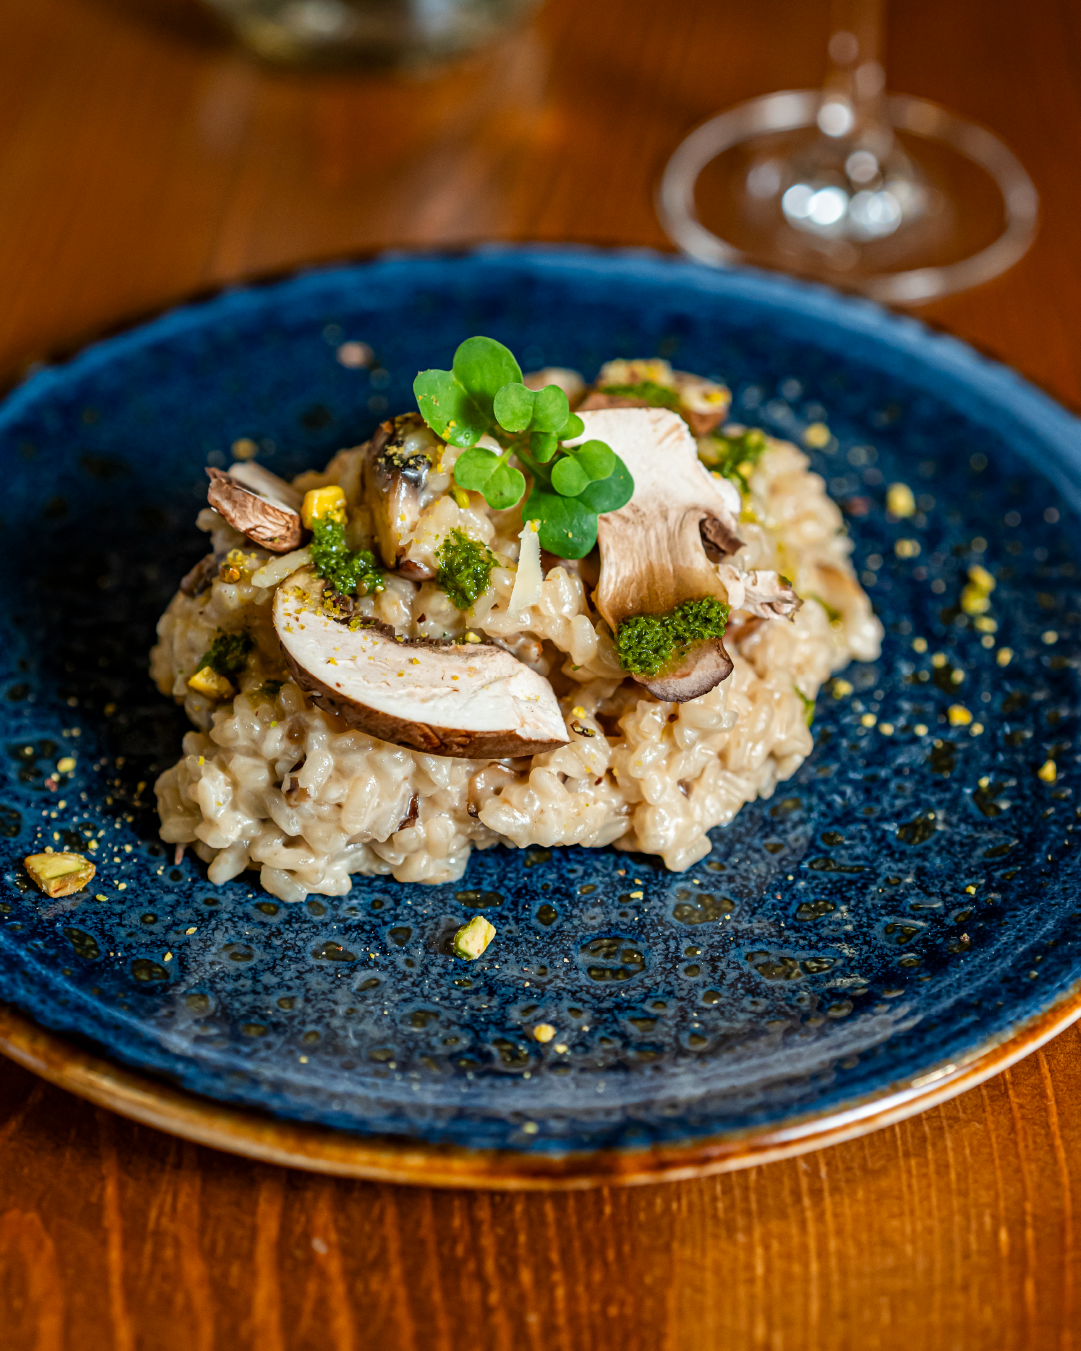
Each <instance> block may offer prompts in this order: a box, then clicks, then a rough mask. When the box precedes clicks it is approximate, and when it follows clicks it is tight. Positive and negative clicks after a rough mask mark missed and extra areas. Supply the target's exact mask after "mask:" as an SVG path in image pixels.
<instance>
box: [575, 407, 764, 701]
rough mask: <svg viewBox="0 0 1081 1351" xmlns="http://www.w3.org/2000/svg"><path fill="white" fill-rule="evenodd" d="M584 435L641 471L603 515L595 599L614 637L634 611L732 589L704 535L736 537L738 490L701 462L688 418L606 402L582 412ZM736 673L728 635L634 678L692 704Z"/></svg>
mask: <svg viewBox="0 0 1081 1351" xmlns="http://www.w3.org/2000/svg"><path fill="white" fill-rule="evenodd" d="M580 416H581V418H582V421H583V422H584V423H585V432H584V435H583V438H582V439H583V440H585V439H589V438H596V439H598V440H602V441H606V442H607V443H608V445H610V446H611V447H612V449H613V450H614V451H615V452H616V454H617V455H619V457H620V458H621V459H622V460H623V462H624V464H626V466H627V468H628V469H629V470H630V471H631V474H632V475H633V477H634V496H633V497H632V498H631V500H630V501H629V502H628V503H627V505H626V506H624V507H621V508H620V509H619V510H618V511H611V512H607V513H605V514H604V515H602V516H601V517H600V518H599V520H598V529H597V540H598V543H599V545H600V555H601V575H600V582H599V584H598V586H597V590H596V592H595V595H594V603H595V604H596V606H597V609H598V610H599V611H600V612H601V614H602V615H603V616H604V618H605V620H606V621H607V623H608V625H609V627H610V628H611V630H612V632H613V634H618V631H619V626H620V624H622V623H623V621H624V620H626V619H629V618H631V617H632V616H634V615H641V614H649V615H667V614H670V613H671V612H672V611H673V610H675V609H676V607H677V606H679V605H682V604H683V603H684V602H685V601H691V600H701V599H703V598H705V597H707V596H715V597H717V598H718V599H719V600H721V601H724V602H726V603H727V600H728V596H727V593H726V591H725V588H724V585H723V583H722V582H721V579H720V577H719V576H718V573H717V568H716V567H715V566H714V564H713V563H711V562H710V560H709V557H708V556H707V554H706V550H705V547H704V545H703V539H702V533H703V532H702V525H703V522H710V523H711V525H710V529H711V530H713V526H712V522H716V523H717V528H716V530H715V531H714V535H717V536H720V538H723V539H726V540H727V539H729V538H730V539H732V540H734V539H736V535H735V529H736V516H737V513H738V511H739V508H740V502H739V494H738V492H737V491H736V489H735V488H734V487H733V486H732V485H731V484H730V483H728V482H727V480H725V479H716V478H714V477H713V476H712V475H711V474H710V473H709V471H708V470H707V469H705V468H704V467H703V465H702V464H701V463H700V462H699V459H698V451H697V447H696V446H695V443H694V439H693V438H692V436H691V434H690V432H689V430H688V428H687V424H686V423H685V422H684V421H683V419H682V418H680V417H678V416H677V415H676V414H675V413H673V412H671V411H670V410H668V409H664V408H605V409H597V410H596V411H594V412H583V413H581V414H580ZM731 671H732V663H731V661H730V659H729V657H728V654H727V652H726V651H725V649H724V642H723V640H722V639H721V638H708V639H705V640H703V641H701V642H698V643H695V644H694V645H693V646H691V647H690V648H689V649H688V650H687V651H686V652H685V653H684V654H683V655H682V656H681V658H680V659H679V660H678V662H677V664H675V665H674V666H673V667H672V668H671V669H668V670H665V671H662V672H660V673H659V674H657V675H653V676H647V675H643V674H636V673H634V672H631V674H632V675H633V676H634V679H635V680H637V681H639V683H640V684H642V685H644V686H645V687H646V688H647V689H648V690H649V691H650V692H651V693H652V694H654V695H655V696H656V697H657V698H659V699H665V700H668V701H673V702H679V703H682V702H685V701H686V700H688V699H696V698H698V697H699V696H700V695H702V694H705V693H706V692H707V691H708V690H711V689H713V687H714V686H715V685H718V684H719V683H720V682H721V681H722V680H724V679H725V678H726V676H728V675H730V674H731Z"/></svg>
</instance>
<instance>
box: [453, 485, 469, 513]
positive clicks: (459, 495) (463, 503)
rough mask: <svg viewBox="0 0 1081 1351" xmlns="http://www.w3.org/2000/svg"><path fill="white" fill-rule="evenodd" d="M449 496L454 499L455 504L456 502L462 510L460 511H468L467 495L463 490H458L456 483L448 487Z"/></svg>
mask: <svg viewBox="0 0 1081 1351" xmlns="http://www.w3.org/2000/svg"><path fill="white" fill-rule="evenodd" d="M450 495H451V497H453V498H454V500H455V502H457V504H458V506H459V507H460V508H461V509H462V511H466V510H467V509H468V507H469V494H468V493H467V492H466V490H465V489H464V488H459V487H458V485H457V483H452V484H451V485H450Z"/></svg>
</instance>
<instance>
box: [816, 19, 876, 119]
mask: <svg viewBox="0 0 1081 1351" xmlns="http://www.w3.org/2000/svg"><path fill="white" fill-rule="evenodd" d="M884 9H885V0H831V5H830V40H829V70H828V71H827V73H826V79H825V82H824V84H823V90H822V94H823V102H824V103H828V102H829V101H830V100H831V99H833V100H838V101H841V102H843V103H846V104H847V105H848V107H849V108H850V109H851V111H852V124H851V129H850V130H849V131H848V132H847V134H848V135H849V136H850V137H851V138H852V139H854V140H855V139H862V138H863V137H865V136H867V135H868V134H871V135H873V134H874V133H875V132H878V133H879V134H881V133H882V132H886V134H887V135H888V134H889V133H888V123H887V121H886V116H885V107H884V98H885V92H884V91H885V87H886V75H885V71H884V69H883V65H882V45H883V29H884V24H883V18H884Z"/></svg>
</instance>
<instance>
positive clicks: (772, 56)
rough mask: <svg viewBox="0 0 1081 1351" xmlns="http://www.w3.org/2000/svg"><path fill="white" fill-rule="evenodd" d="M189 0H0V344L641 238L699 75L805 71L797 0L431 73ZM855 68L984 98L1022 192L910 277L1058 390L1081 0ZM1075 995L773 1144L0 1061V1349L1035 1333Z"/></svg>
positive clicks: (1076, 1129)
mask: <svg viewBox="0 0 1081 1351" xmlns="http://www.w3.org/2000/svg"><path fill="white" fill-rule="evenodd" d="M187 5H188V0H142V2H141V3H140V0H31V3H26V2H25V0H24V2H23V3H19V2H18V0H4V2H3V3H0V300H2V303H0V369H3V370H6V371H8V372H9V373H11V374H16V373H17V372H18V371H19V370H20V369H21V368H22V367H23V366H24V365H25V364H26V363H27V362H29V361H31V360H33V359H34V358H37V357H39V356H41V355H42V354H44V353H46V352H48V351H51V350H55V349H56V348H57V347H58V346H65V345H70V344H72V343H75V342H78V341H80V340H81V339H83V338H85V337H86V336H88V335H90V334H92V333H93V332H95V331H99V330H100V329H101V328H102V327H104V326H107V325H109V324H110V323H114V322H116V321H121V320H124V319H126V318H129V317H131V316H133V315H136V314H138V313H140V312H142V311H147V310H150V309H153V308H156V307H158V306H161V305H163V304H167V303H168V302H171V301H173V300H175V299H178V298H180V297H182V296H185V295H188V294H190V293H192V292H193V291H196V290H198V289H200V288H205V287H208V286H213V285H216V284H218V283H220V282H223V281H226V280H228V279H230V278H233V277H237V276H242V275H247V274H253V273H260V272H266V271H268V270H275V269H284V268H287V267H289V266H291V265H293V264H295V263H297V262H299V261H302V260H308V259H318V258H333V257H338V256H341V255H344V254H350V253H356V252H358V251H361V250H366V249H370V248H372V247H373V246H379V245H384V244H413V245H416V244H456V243H459V242H462V241H468V240H472V239H479V238H492V237H501V238H513V239H549V240H558V239H573V240H589V241H594V242H599V243H614V244H648V245H653V246H656V247H663V246H664V240H663V238H662V236H661V233H660V230H659V228H658V225H657V222H656V219H655V217H654V214H653V209H652V204H651V196H652V190H653V186H654V183H655V182H656V179H657V176H658V173H659V171H660V169H661V166H662V165H663V163H664V160H665V157H666V155H667V153H668V152H669V150H670V149H671V147H672V146H674V145H675V143H676V142H677V141H678V140H679V138H680V136H681V135H682V134H683V133H684V132H685V131H686V130H687V129H689V128H690V127H691V126H692V125H694V123H696V122H697V121H699V120H700V119H702V118H703V117H705V116H706V115H707V114H708V113H710V112H711V111H713V110H714V109H716V108H719V107H723V106H726V105H728V104H731V103H734V102H737V101H738V100H740V99H743V98H747V97H750V96H752V95H754V94H758V93H764V92H767V91H769V90H772V89H776V88H786V87H788V88H791V87H802V86H807V85H812V84H814V83H815V82H816V81H817V80H818V78H819V77H820V75H821V69H822V44H823V41H824V37H825V33H826V13H827V4H826V0H758V3H755V4H740V3H728V4H717V3H714V2H712V0H666V3H664V4H657V3H647V0H622V3H617V4H613V3H611V2H610V0H609V3H602V0H552V2H551V3H550V4H549V5H548V7H547V9H546V10H545V11H544V12H543V13H542V15H541V17H540V19H539V20H538V22H537V23H536V25H535V27H534V28H532V29H531V30H529V31H528V32H526V33H525V34H523V35H520V36H518V37H517V38H515V39H513V40H511V41H510V42H508V43H507V44H506V46H505V47H504V48H503V49H502V51H501V52H500V53H499V55H498V59H494V58H489V59H484V60H481V61H479V62H477V63H475V64H474V65H473V66H471V67H466V68H464V69H460V70H457V71H453V72H450V73H445V74H443V75H442V76H440V77H439V78H433V79H429V80H426V81H422V80H416V79H413V80H405V79H401V80H395V79H390V78H382V77H381V78H369V79H359V78H350V77H345V76H334V77H331V78H325V79H311V78H305V77H301V76H291V75H281V74H270V73H266V72H261V71H259V70H258V69H256V68H255V67H254V66H252V65H251V64H249V63H248V62H247V61H246V60H245V59H244V58H243V57H240V56H238V55H236V54H235V53H234V52H232V51H231V50H230V49H229V48H228V46H226V45H224V44H223V43H222V42H221V41H220V39H218V38H217V37H215V35H214V31H213V28H212V26H211V25H209V24H208V23H201V22H199V21H198V17H197V15H196V14H195V12H194V10H192V9H189V8H188V7H187ZM889 45H890V55H889V68H890V76H891V79H890V83H891V86H892V87H894V88H896V89H900V90H904V91H906V92H908V93H912V94H918V95H923V96H925V97H929V98H932V99H936V100H938V101H940V102H942V103H944V104H946V105H948V106H951V107H953V108H956V109H958V110H960V111H963V112H965V113H967V114H969V115H971V116H974V117H976V118H977V119H979V120H981V121H983V122H985V123H986V124H987V125H989V126H990V127H992V128H993V129H995V130H996V131H999V132H1000V133H1002V134H1003V135H1004V136H1005V137H1006V138H1007V139H1008V140H1009V142H1010V143H1011V144H1012V145H1013V147H1014V148H1015V149H1016V150H1017V151H1018V153H1019V154H1020V156H1021V158H1022V159H1023V161H1024V162H1025V164H1026V165H1027V167H1028V169H1029V170H1030V172H1031V173H1032V175H1033V177H1034V178H1035V180H1036V183H1037V186H1038V187H1039V190H1040V193H1041V194H1042V197H1043V201H1044V206H1045V223H1044V226H1043V229H1042V233H1041V235H1040V238H1039V241H1038V243H1037V245H1036V247H1035V249H1034V250H1033V252H1032V253H1031V254H1030V256H1029V257H1028V258H1026V259H1025V260H1024V261H1023V262H1022V263H1021V264H1020V265H1019V266H1018V267H1017V268H1016V269H1015V270H1014V271H1013V272H1012V273H1010V274H1009V275H1008V276H1006V277H1005V278H1002V279H1000V280H999V281H997V282H995V283H993V284H991V285H989V286H987V287H985V288H983V289H982V290H980V291H977V292H974V293H971V294H968V295H962V296H958V297H955V298H953V299H950V300H947V301H944V302H941V303H939V304H937V305H936V306H934V307H933V308H932V309H931V310H929V311H928V312H927V317H928V318H929V319H930V320H931V321H933V322H934V323H936V324H940V325H942V326H944V327H946V328H949V329H950V330H951V331H953V332H955V333H958V334H960V335H961V336H962V337H964V338H967V339H968V340H969V341H971V342H974V343H976V344H977V345H978V346H980V347H982V348H984V349H985V350H987V351H989V352H992V353H994V354H995V355H996V356H998V357H1001V358H1002V359H1003V360H1006V361H1009V362H1011V363H1013V364H1014V365H1016V366H1018V367H1019V368H1020V369H1021V370H1022V371H1024V372H1025V374H1026V375H1028V376H1029V377H1030V378H1031V379H1033V380H1035V381H1036V382H1037V383H1039V384H1042V385H1044V386H1045V387H1047V388H1049V389H1050V390H1052V391H1053V392H1054V393H1055V394H1056V395H1057V396H1058V397H1059V398H1061V399H1063V400H1065V401H1066V402H1067V403H1072V404H1073V405H1075V406H1076V405H1078V404H1081V359H1079V358H1081V262H1079V260H1081V188H1079V186H1078V165H1079V164H1081V10H1079V9H1078V7H1077V6H1076V4H1073V3H1070V2H1069V0H1030V3H1028V4H1026V5H1024V6H1022V5H1018V4H1017V3H1016V0H898V3H896V4H895V6H894V12H893V16H892V21H891V27H890V33H889ZM1079 1205H1081V1033H1079V1032H1077V1031H1075V1030H1071V1031H1069V1032H1067V1033H1065V1034H1063V1035H1062V1036H1060V1037H1059V1038H1058V1039H1057V1040H1056V1041H1054V1042H1052V1043H1051V1044H1050V1045H1048V1046H1047V1047H1046V1048H1045V1050H1043V1051H1040V1052H1037V1053H1036V1054H1035V1055H1034V1056H1032V1057H1031V1058H1030V1059H1028V1060H1027V1061H1025V1062H1023V1063H1022V1064H1020V1065H1019V1066H1017V1067H1016V1068H1015V1069H1012V1070H1010V1071H1008V1072H1007V1073H1005V1074H1003V1075H1001V1076H1000V1077H999V1078H997V1079H994V1080H992V1081H990V1082H988V1083H987V1084H985V1085H984V1086H983V1087H981V1088H979V1089H976V1090H974V1091H972V1092H970V1093H968V1094H967V1095H965V1096H963V1097H961V1098H958V1099H956V1100H954V1101H952V1102H950V1103H948V1104H946V1105H945V1106H943V1107H939V1108H936V1109H934V1110H932V1111H929V1112H927V1113H925V1114H924V1115H922V1116H918V1117H916V1118H914V1119H912V1120H909V1121H907V1122H905V1123H903V1124H901V1125H899V1126H895V1127H892V1128H889V1129H886V1130H883V1131H881V1132H879V1133H878V1134H875V1135H872V1136H869V1137H867V1138H865V1139H863V1140H858V1141H855V1142H853V1143H850V1144H845V1145H840V1146H838V1147H836V1148H833V1149H829V1150H826V1151H823V1152H821V1153H817V1154H811V1155H808V1156H806V1157H804V1158H801V1159H796V1160H792V1161H789V1162H785V1163H776V1164H772V1165H769V1166H767V1167H761V1168H757V1169H753V1170H750V1171H747V1172H743V1173H736V1174H730V1175H726V1176H722V1177H718V1178H713V1179H708V1180H704V1181H701V1182H690V1183H684V1184H679V1185H666V1186H659V1187H652V1188H640V1189H632V1190H626V1191H601V1192H591V1193H578V1194H559V1195H551V1196H542V1195H531V1196H522V1195H518V1196H515V1195H488V1194H480V1193H452V1192H443V1193H439V1192H432V1191H423V1190H411V1189H407V1188H396V1187H391V1186H381V1185H369V1184H364V1183H353V1182H345V1181H339V1180H335V1179H328V1178H322V1177H316V1176H312V1175H308V1174H304V1173H299V1172H287V1171H284V1170H280V1169H276V1168H273V1167H270V1166H264V1165H256V1164H251V1163H248V1162H245V1161H243V1160H240V1159H236V1158H231V1157H228V1156H226V1155H224V1154H219V1153H215V1152H214V1151H212V1150H208V1149H202V1148H199V1147H196V1146H194V1145H189V1144H184V1143H181V1142H180V1141H178V1140H175V1139H172V1138H170V1137H168V1136H165V1135H160V1134H157V1133H156V1132H154V1131H152V1130H149V1129H147V1128H144V1127H139V1126H134V1125H131V1124H129V1123H128V1122H126V1121H124V1120H121V1119H120V1118H118V1117H114V1116H112V1115H111V1114H110V1113H108V1112H105V1111H101V1110H96V1109H94V1108H91V1107H89V1106H87V1105H85V1104H84V1103H82V1102H81V1101H79V1100H77V1099H75V1098H72V1097H70V1096H68V1095H66V1094H65V1093H63V1092H61V1091H59V1090H57V1089H53V1088H50V1087H47V1086H45V1085H44V1084H43V1083H41V1082H38V1081H36V1080H34V1079H33V1078H32V1077H31V1076H30V1075H28V1074H27V1073H25V1072H24V1071H23V1070H20V1069H17V1068H16V1067H15V1066H13V1065H10V1064H7V1063H2V1064H0V1347H3V1349H4V1351H59V1349H60V1348H63V1351H68V1349H69V1348H70V1349H72V1351H74V1349H75V1348H80V1349H82V1348H85V1349H86V1351H105V1349H106V1348H115V1351H137V1349H138V1351H172V1348H181V1349H182V1351H221V1349H223V1348H229V1351H245V1349H246V1348H252V1349H253V1351H254V1349H255V1348H258V1351H287V1349H288V1351H299V1349H300V1348H305V1349H307V1348H311V1351H317V1349H318V1351H324V1348H328V1349H329V1351H364V1349H367V1348H373V1349H378V1351H399V1348H401V1349H402V1351H404V1349H405V1348H409V1349H410V1351H413V1349H414V1348H415V1349H416V1351H429V1349H431V1351H444V1349H447V1348H450V1347H452V1346H455V1347H458V1346H468V1347H470V1348H476V1351H486V1349H487V1348H507V1349H508V1351H509V1349H510V1348H514V1349H515V1351H517V1348H524V1349H528V1351H541V1348H544V1349H545V1351H548V1348H560V1349H561V1351H562V1349H564V1348H565V1349H567V1351H570V1349H571V1348H575V1349H577V1348H588V1349H589V1351H605V1349H606V1348H613V1349H614V1348H619V1351H639V1348H640V1349H641V1351H661V1349H662V1348H666V1349H671V1351H675V1349H676V1348H688V1351H712V1349H713V1348H729V1347H730V1348H738V1349H739V1351H752V1348H754V1349H757V1348H761V1349H762V1351H766V1349H767V1348H768V1351H800V1349H802V1348H815V1349H816V1351H817V1348H827V1347H828V1348H830V1351H849V1349H851V1351H856V1348H859V1351H902V1348H903V1349H904V1351H998V1349H999V1348H1002V1349H1003V1351H1005V1349H1006V1348H1010V1349H1011V1351H1024V1349H1026V1348H1031V1351H1052V1349H1053V1351H1069V1348H1072V1347H1074V1346H1075V1344H1078V1343H1081V1289H1078V1286H1079V1284H1081V1264H1079V1259H1078V1250H1077V1244H1076V1238H1075V1225H1076V1224H1077V1223H1078V1221H1076V1220H1075V1214H1076V1213H1077V1210H1078V1206H1079Z"/></svg>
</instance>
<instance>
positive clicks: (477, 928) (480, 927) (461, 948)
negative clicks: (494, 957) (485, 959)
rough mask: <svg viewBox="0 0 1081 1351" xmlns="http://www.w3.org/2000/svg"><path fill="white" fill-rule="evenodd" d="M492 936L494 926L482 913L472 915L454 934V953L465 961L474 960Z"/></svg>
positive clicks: (493, 934)
mask: <svg viewBox="0 0 1081 1351" xmlns="http://www.w3.org/2000/svg"><path fill="white" fill-rule="evenodd" d="M494 937H495V926H494V925H492V924H489V923H488V921H487V920H486V919H485V918H484V916H483V915H474V916H473V918H472V919H471V920H470V921H469V923H468V924H463V925H462V927H461V928H460V929H459V930H458V932H457V933H456V934H455V935H454V943H453V944H452V946H453V948H454V955H455V956H456V957H462V958H464V959H465V961H467V962H472V961H475V960H476V959H477V958H478V957H479V956H480V955H481V953H482V952H483V951H484V949H485V948H486V947H487V946H488V944H489V943H490V942H491V941H492V939H493V938H494Z"/></svg>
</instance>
